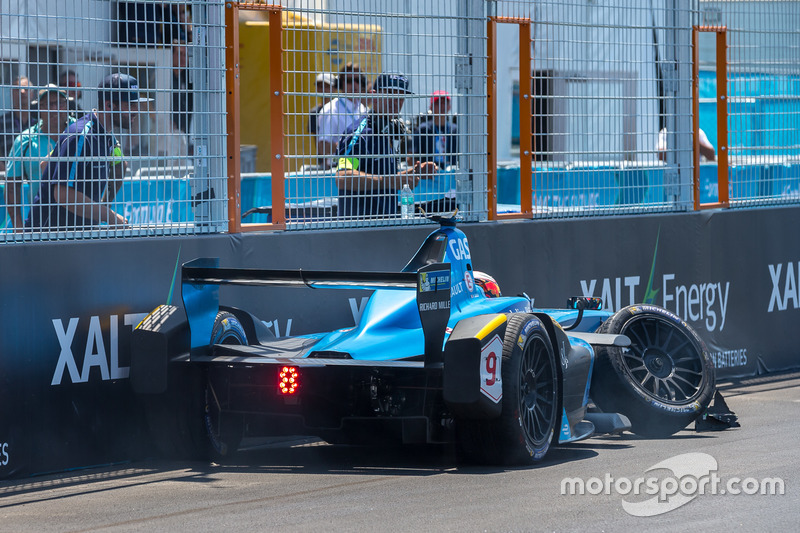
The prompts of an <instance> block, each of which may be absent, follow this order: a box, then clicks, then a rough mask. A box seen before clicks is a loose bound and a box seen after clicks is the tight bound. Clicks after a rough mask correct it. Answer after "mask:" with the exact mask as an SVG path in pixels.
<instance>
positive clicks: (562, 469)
mask: <svg viewBox="0 0 800 533" xmlns="http://www.w3.org/2000/svg"><path fill="white" fill-rule="evenodd" d="M721 385H722V386H721V387H720V388H721V389H722V390H723V393H724V394H725V397H726V400H727V402H728V405H729V406H730V408H731V409H732V410H733V411H734V412H736V414H737V415H738V416H739V420H740V422H741V424H742V427H741V428H737V429H731V430H726V431H721V432H702V433H698V432H695V431H694V430H692V429H689V430H685V431H681V432H679V433H678V434H676V435H675V436H673V437H672V438H669V439H662V440H646V439H640V438H637V437H635V436H633V435H630V434H626V435H624V436H621V437H620V436H615V437H603V438H594V439H590V440H588V441H584V442H581V443H577V444H573V445H570V446H569V447H562V448H557V449H554V450H551V451H550V452H549V453H548V455H547V456H546V458H545V460H544V461H543V462H542V463H541V464H539V465H538V466H535V467H530V468H487V467H475V466H460V465H458V464H457V463H456V461H455V459H454V458H453V457H452V455H451V454H450V453H449V452H448V451H447V450H443V449H419V448H412V449H402V450H399V451H398V450H393V451H386V450H376V449H362V448H348V447H337V446H330V445H327V444H324V443H303V442H299V441H295V442H282V443H273V444H271V445H269V446H260V447H257V448H255V449H249V450H246V451H245V452H244V453H242V455H241V457H240V458H239V459H238V460H237V462H236V463H235V464H227V465H216V464H208V463H200V462H165V461H143V462H137V463H130V464H125V465H116V466H112V467H105V468H100V469H91V470H82V471H78V472H70V473H65V474H60V475H52V476H42V477H36V478H31V479H25V480H17V481H14V482H11V481H6V482H2V483H0V517H1V518H0V531H14V532H20V531H36V532H44V531H59V532H65V531H126V532H127V531H147V532H150V531H192V532H202V531H237V532H245V531H629V530H634V529H635V530H648V531H677V530H687V529H691V530H697V531H733V530H736V531H798V529H800V525H799V524H800V490H798V483H799V482H798V480H800V447H799V446H798V435H799V434H800V374H797V373H795V374H784V375H780V376H771V377H766V378H763V377H762V378H754V379H751V380H745V381H742V382H738V383H727V384H721ZM698 453H702V454H707V456H706V455H703V456H698V455H693V456H691V457H693V458H694V459H697V458H698V457H700V458H701V459H702V460H704V461H708V456H710V457H712V458H713V460H714V461H716V465H717V469H716V471H714V472H712V473H711V474H709V475H708V476H706V477H707V478H710V476H711V475H716V476H717V478H718V479H719V480H720V481H719V484H718V485H717V487H716V489H712V488H711V484H710V483H707V484H706V485H705V487H706V493H705V494H702V495H699V494H697V493H698V492H699V489H697V490H694V491H692V488H693V487H694V486H695V485H693V483H692V479H688V478H693V479H694V480H696V481H697V480H700V479H702V474H699V473H698V474H697V475H696V476H694V477H693V476H689V475H687V474H686V473H685V472H684V473H680V472H676V471H674V470H671V469H656V470H651V471H649V472H648V469H650V467H652V466H654V465H656V464H658V463H660V462H662V461H665V460H667V461H669V460H671V458H674V457H676V456H679V455H682V454H698ZM684 459H685V458H679V459H677V460H675V461H672V463H675V464H686V460H684ZM701 462H702V461H701ZM672 463H669V464H672ZM567 478H581V479H582V480H583V481H584V485H585V487H584V488H585V490H584V492H585V493H584V494H583V495H581V494H562V481H563V480H564V479H567ZM592 478H595V481H592ZM609 478H610V479H611V481H610V482H607V481H605V480H607V479H609ZM622 478H625V479H627V480H628V481H630V482H631V483H635V480H636V479H642V480H645V484H640V485H639V487H640V493H639V495H635V494H634V493H633V492H632V491H629V492H628V493H627V494H626V495H621V494H620V492H625V490H626V486H627V485H626V484H625V482H624V481H620V480H621V479H622ZM648 478H652V479H655V480H656V485H655V486H656V487H658V490H659V491H660V493H661V495H662V496H663V499H662V500H661V501H659V500H657V497H658V494H657V493H656V494H655V495H653V494H652V493H651V494H648V493H647V492H646V491H647V488H646V487H647V485H646V483H647V482H648V481H646V480H647V479H648ZM734 478H740V479H741V480H742V482H736V481H735V480H734ZM767 478H773V479H774V478H779V479H780V480H782V481H783V484H784V486H783V492H784V493H783V494H782V495H780V494H763V495H762V494H755V495H753V494H746V493H744V492H746V491H750V492H752V490H753V488H758V487H759V486H760V485H765V484H764V480H765V479H767ZM747 479H749V480H751V481H748V482H747V483H749V484H747V485H746V486H744V480H747ZM673 482H674V483H681V484H684V486H683V494H680V489H678V490H677V491H673V488H672V487H673ZM729 483H733V485H730V486H732V487H734V488H738V489H741V490H742V492H741V493H740V494H737V495H734V494H731V493H730V492H726V493H725V494H722V493H721V491H724V490H725V487H727V486H729V485H728V484H729ZM698 486H699V485H698ZM765 486H766V485H765ZM604 487H608V488H609V489H610V490H609V491H608V492H609V493H608V494H606V493H604V491H600V493H599V494H596V495H592V494H589V492H595V493H597V492H598V490H599V489H603V488H604ZM615 487H619V492H618V491H617V490H616V488H615ZM773 487H776V485H773ZM576 491H577V488H576ZM672 492H678V494H676V495H674V496H669V494H670V493H672ZM651 498H656V501H655V503H653V502H652V501H651V502H650V503H649V504H647V505H650V507H648V508H647V509H649V511H647V512H648V513H650V514H649V515H648V516H633V515H632V514H630V513H629V512H628V511H626V509H625V508H624V507H623V505H627V504H624V503H623V502H624V501H628V502H632V503H641V502H643V501H645V500H648V499H651ZM676 498H683V499H682V500H677V499H676ZM681 501H685V502H686V503H684V504H683V505H680V506H677V504H678V503H680V502H681ZM672 507H676V508H672ZM637 509H640V510H641V509H642V508H641V507H638V508H637ZM635 512H640V511H635ZM655 513H658V514H655Z"/></svg>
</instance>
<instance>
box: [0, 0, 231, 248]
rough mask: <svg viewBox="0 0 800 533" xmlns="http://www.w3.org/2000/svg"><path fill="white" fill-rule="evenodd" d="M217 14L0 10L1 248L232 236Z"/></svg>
mask: <svg viewBox="0 0 800 533" xmlns="http://www.w3.org/2000/svg"><path fill="white" fill-rule="evenodd" d="M221 9H222V8H221V4H220V3H218V2H202V3H201V2H188V1H168V2H152V1H150V2H130V1H112V2H85V1H78V0H70V1H65V2H53V1H47V0H38V1H37V0H2V2H0V35H2V37H1V38H0V101H2V108H3V110H4V111H5V112H4V114H3V117H2V125H0V127H2V130H1V131H0V140H2V143H1V145H0V151H2V153H1V154H0V158H1V159H2V163H0V165H1V166H2V168H1V170H2V171H3V172H4V175H3V176H2V177H3V181H2V185H3V187H2V189H3V190H2V205H3V209H2V214H0V224H1V225H2V228H3V232H2V234H0V235H1V236H0V239H4V240H6V241H9V240H13V241H17V240H31V239H64V238H67V239H69V238H108V237H119V236H146V235H163V234H176V233H177V234H185V233H199V232H200V233H201V232H213V231H220V230H224V229H225V228H226V225H227V213H226V210H225V207H226V206H225V202H226V199H225V192H224V191H225V153H224V150H223V148H224V135H225V127H224V114H223V113H224V111H225V105H224V98H225V94H224V83H223V80H224V70H223V68H224V65H223V62H222V61H221V55H220V53H221V50H222V47H223V42H224V41H223V38H222V36H223V35H224V33H223V32H224V26H223V24H222V18H221ZM220 191H221V193H222V194H218V192H220Z"/></svg>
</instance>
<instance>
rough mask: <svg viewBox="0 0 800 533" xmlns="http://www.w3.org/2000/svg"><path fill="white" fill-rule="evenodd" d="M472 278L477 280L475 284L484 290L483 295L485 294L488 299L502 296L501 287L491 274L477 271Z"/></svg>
mask: <svg viewBox="0 0 800 533" xmlns="http://www.w3.org/2000/svg"><path fill="white" fill-rule="evenodd" d="M472 277H473V278H475V283H477V284H478V286H479V287H480V288H481V289H483V294H485V295H486V297H487V298H497V297H499V296H502V295H501V294H500V285H498V284H497V281H495V279H494V278H493V277H492V276H490V275H489V274H486V273H485V272H480V271H478V270H475V271H474V272H473V273H472Z"/></svg>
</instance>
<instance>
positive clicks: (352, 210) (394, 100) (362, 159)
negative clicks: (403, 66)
mask: <svg viewBox="0 0 800 533" xmlns="http://www.w3.org/2000/svg"><path fill="white" fill-rule="evenodd" d="M409 94H412V93H411V91H410V90H409V81H408V78H407V77H406V76H405V75H404V74H399V73H383V74H380V75H379V76H378V77H377V78H376V80H375V83H373V85H372V88H371V89H370V90H369V93H368V96H367V100H368V103H369V104H370V109H371V111H370V113H369V114H368V115H367V116H366V117H364V118H363V119H361V120H359V121H358V122H357V123H355V124H353V126H352V127H351V128H350V129H349V130H348V131H347V133H346V134H345V136H344V137H343V138H342V140H341V142H340V143H339V148H338V152H337V165H336V185H337V187H338V188H339V215H340V216H346V217H352V216H370V215H373V216H374V215H388V216H392V215H395V214H396V213H397V192H398V190H400V189H402V188H403V185H405V184H408V186H409V188H410V189H413V188H414V187H416V186H417V184H418V183H419V180H420V179H421V178H429V177H433V173H434V172H435V170H436V165H435V164H434V163H433V162H420V161H417V162H416V164H415V165H414V166H412V167H410V168H408V169H407V170H404V171H402V172H398V170H397V158H398V154H397V153H396V152H395V150H394V141H395V140H396V134H397V132H396V131H395V130H396V129H397V124H398V118H399V115H400V111H401V110H402V109H403V104H404V103H405V98H406V96H407V95H409Z"/></svg>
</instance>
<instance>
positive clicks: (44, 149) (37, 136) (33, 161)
mask: <svg viewBox="0 0 800 533" xmlns="http://www.w3.org/2000/svg"><path fill="white" fill-rule="evenodd" d="M69 103H70V97H69V95H68V94H67V91H65V90H63V89H59V88H58V87H56V86H55V85H53V84H50V85H48V86H46V87H45V88H44V89H42V90H41V91H39V96H38V98H37V100H36V101H35V102H32V103H31V106H32V108H33V109H35V110H36V113H37V119H36V120H35V122H34V124H33V125H32V126H31V127H30V128H28V129H26V130H25V131H23V132H22V133H20V134H19V135H18V136H17V138H16V139H15V140H14V145H13V146H12V147H11V153H10V154H9V158H8V166H7V167H6V189H5V201H6V210H7V211H8V215H9V225H10V226H11V227H12V228H14V229H17V230H21V229H22V226H23V222H24V220H25V219H24V218H23V216H22V213H23V206H30V205H31V204H32V203H33V199H34V198H35V197H36V196H37V195H38V193H39V185H40V184H41V182H42V169H43V168H45V166H46V165H47V158H48V156H49V155H50V153H51V152H52V151H53V150H54V149H55V147H56V146H57V142H58V139H59V136H60V135H61V132H62V131H64V129H65V128H66V127H67V125H68V124H69V123H70V122H72V120H71V119H70V116H69ZM25 183H27V185H28V190H27V192H28V194H27V195H25V196H23V185H24V184H25Z"/></svg>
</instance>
